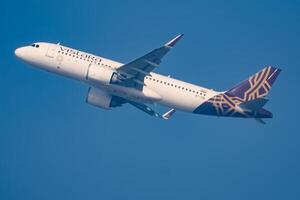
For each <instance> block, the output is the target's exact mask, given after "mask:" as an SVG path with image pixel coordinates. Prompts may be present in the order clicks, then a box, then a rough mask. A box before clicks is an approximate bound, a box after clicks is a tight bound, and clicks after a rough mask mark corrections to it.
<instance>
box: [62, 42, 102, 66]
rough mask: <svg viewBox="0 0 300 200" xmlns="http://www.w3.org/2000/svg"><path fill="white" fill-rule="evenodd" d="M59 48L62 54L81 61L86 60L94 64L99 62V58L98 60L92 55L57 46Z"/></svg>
mask: <svg viewBox="0 0 300 200" xmlns="http://www.w3.org/2000/svg"><path fill="white" fill-rule="evenodd" d="M59 47H60V51H61V52H62V53H63V54H68V55H70V56H76V57H80V58H82V59H86V60H88V61H91V62H95V63H97V62H98V63H100V62H101V58H99V57H98V56H94V55H92V54H88V53H85V52H82V51H78V50H76V49H71V48H68V47H64V46H59Z"/></svg>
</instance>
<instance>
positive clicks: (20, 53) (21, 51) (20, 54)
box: [15, 47, 25, 58]
mask: <svg viewBox="0 0 300 200" xmlns="http://www.w3.org/2000/svg"><path fill="white" fill-rule="evenodd" d="M15 54H16V56H17V57H18V58H24V55H25V49H24V47H20V48H17V49H16V50H15Z"/></svg>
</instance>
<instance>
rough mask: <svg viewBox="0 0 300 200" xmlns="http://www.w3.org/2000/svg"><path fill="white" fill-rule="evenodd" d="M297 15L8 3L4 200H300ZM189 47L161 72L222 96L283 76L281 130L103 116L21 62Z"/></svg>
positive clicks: (231, 4)
mask: <svg viewBox="0 0 300 200" xmlns="http://www.w3.org/2000/svg"><path fill="white" fill-rule="evenodd" d="M299 11H300V3H299V2H298V1H276V0H275V1H214V2H212V1H112V0H110V1H96V0H95V1H75V0H72V1H70V0H65V1H58V0H52V1H37V0H28V1H8V0H2V1H1V2H0V13H1V18H0V23H1V26H2V28H1V31H0V36H1V37H0V41H1V43H0V44H1V48H0V63H1V68H0V69H1V73H0V74H1V75H0V77H1V78H0V88H1V91H2V97H1V98H0V199H1V200H17V199H26V200H27V199H28V200H29V199H30V200H35V199H45V200H47V199H49V200H50V199H51V200H52V199H57V200H59V199H72V200H77V199H78V200H79V199H106V200H110V199H130V200H133V199H192V200H193V199H218V200H220V199H251V200H252V199H272V200H274V199H299V198H300V190H299V185H300V182H299V180H300V166H299V163H300V158H299V153H300V150H299V140H300V136H299V126H298V124H297V122H298V121H299V120H298V118H299V116H298V114H299V108H298V106H297V105H296V104H297V99H298V98H299V83H300V81H299V74H300V73H299V72H300V70H299V66H300V59H299V52H300V39H299V35H300V12H299ZM179 33H185V37H184V38H183V40H182V41H180V43H179V44H178V45H177V46H176V47H175V48H174V49H173V50H172V52H171V53H170V54H168V55H167V56H166V57H165V59H164V60H163V63H162V65H161V67H160V68H159V69H157V70H156V71H157V72H160V73H162V74H165V75H168V74H170V75H172V76H173V77H176V78H179V79H182V80H187V81H190V82H192V83H196V84H199V85H203V86H205V87H208V88H214V89H216V90H226V89H229V88H230V87H231V86H233V85H234V84H236V83H238V82H240V81H241V80H243V79H245V78H246V77H248V76H249V75H251V74H253V73H255V72H256V71H258V70H260V69H261V68H263V67H264V66H266V65H273V66H276V67H280V68H282V69H283V71H282V73H281V75H280V77H279V78H278V80H277V82H276V83H275V85H274V87H273V89H272V91H271V92H270V99H271V100H270V101H269V102H268V104H267V106H266V107H267V109H269V110H271V111H272V112H273V113H274V118H273V119H271V120H268V121H267V125H265V126H264V125H261V124H259V123H256V122H255V121H254V120H243V119H229V118H216V117H207V116H201V115H192V114H187V113H182V112H178V113H177V114H175V115H174V118H172V120H170V121H163V120H159V119H156V118H151V117H149V116H147V115H146V114H144V113H142V112H141V111H139V110H137V109H135V108H133V107H131V106H129V105H125V106H123V107H122V108H119V109H115V110H113V111H103V110H100V109H96V108H94V107H91V106H89V105H87V104H86V103H85V96H86V93H87V89H88V86H86V85H83V84H82V83H79V82H75V81H72V80H68V79H65V78H62V77H59V76H57V75H53V74H48V73H46V72H43V71H40V70H37V69H34V68H31V67H29V66H26V65H25V64H24V63H22V62H20V61H19V60H17V59H16V57H15V56H14V49H15V48H17V47H19V46H22V45H26V44H29V43H31V42H34V41H48V42H61V43H62V44H63V45H66V46H70V47H73V48H77V49H81V50H84V51H88V52H92V53H95V54H98V55H101V56H104V57H109V58H112V59H116V60H118V61H121V62H128V61H130V60H132V59H134V58H136V57H139V56H141V55H143V54H145V53H147V52H148V51H150V50H152V49H153V48H156V47H158V46H160V45H161V44H163V43H165V42H166V41H168V40H169V39H171V38H172V37H174V36H175V35H177V34H179ZM295 103H296V104H295ZM158 109H159V110H160V111H165V110H166V109H164V108H161V107H159V108H158Z"/></svg>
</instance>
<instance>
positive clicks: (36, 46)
mask: <svg viewBox="0 0 300 200" xmlns="http://www.w3.org/2000/svg"><path fill="white" fill-rule="evenodd" d="M30 46H32V47H35V48H39V47H40V45H38V44H34V43H33V44H31V45H30Z"/></svg>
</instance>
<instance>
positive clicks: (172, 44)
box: [165, 34, 183, 47]
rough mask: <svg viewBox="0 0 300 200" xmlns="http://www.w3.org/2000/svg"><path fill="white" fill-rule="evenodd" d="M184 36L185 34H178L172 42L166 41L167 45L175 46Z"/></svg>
mask: <svg viewBox="0 0 300 200" xmlns="http://www.w3.org/2000/svg"><path fill="white" fill-rule="evenodd" d="M182 37H183V34H180V35H178V36H176V37H175V38H174V39H172V40H171V41H170V42H168V43H166V44H165V46H167V47H173V46H175V44H176V43H177V42H178V41H179V40H180V39H181V38H182Z"/></svg>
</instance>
